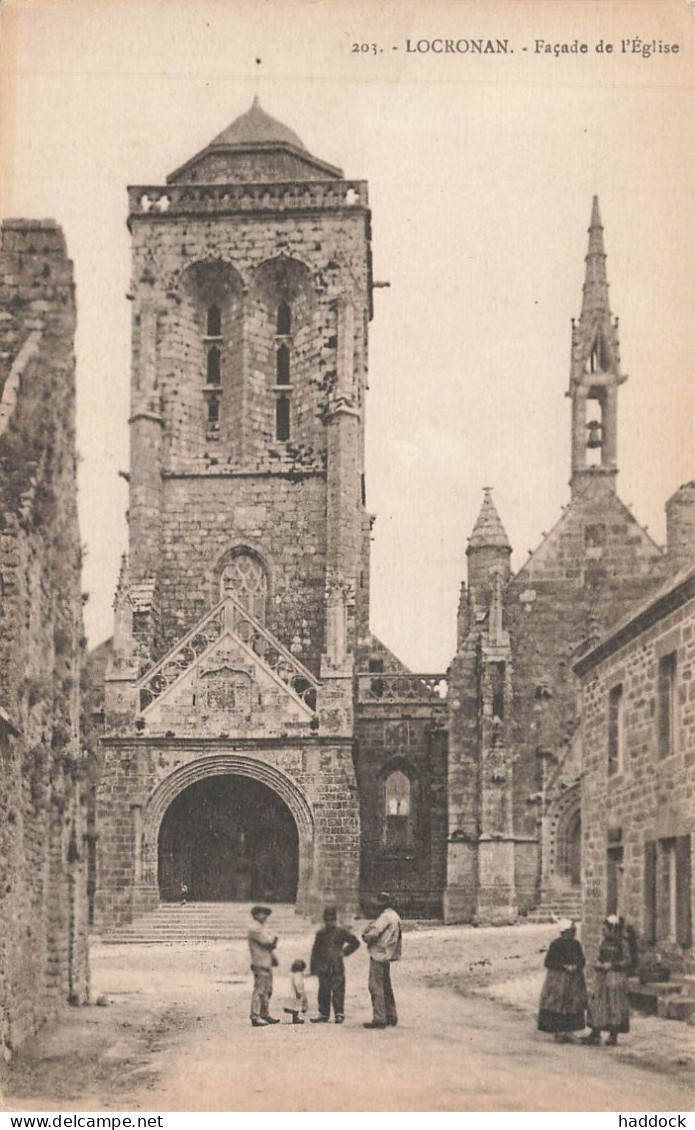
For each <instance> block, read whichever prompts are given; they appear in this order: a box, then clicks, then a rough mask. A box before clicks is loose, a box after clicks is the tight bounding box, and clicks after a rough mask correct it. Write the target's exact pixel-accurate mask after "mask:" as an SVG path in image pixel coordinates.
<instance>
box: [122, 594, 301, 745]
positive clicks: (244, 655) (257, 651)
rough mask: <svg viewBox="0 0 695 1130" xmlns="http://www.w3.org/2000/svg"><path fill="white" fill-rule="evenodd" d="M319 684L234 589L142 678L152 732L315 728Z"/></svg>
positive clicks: (259, 731) (258, 732)
mask: <svg viewBox="0 0 695 1130" xmlns="http://www.w3.org/2000/svg"><path fill="white" fill-rule="evenodd" d="M318 686H319V684H318V682H317V680H316V679H315V678H314V676H313V675H312V674H311V672H310V671H309V670H308V669H307V668H305V667H304V666H303V664H301V663H300V662H299V661H298V660H297V659H296V658H295V657H294V656H293V655H292V654H291V653H290V652H289V651H287V649H286V648H284V647H283V645H282V644H281V643H280V642H279V641H278V640H276V639H275V637H274V636H273V635H272V633H271V632H269V631H268V629H267V628H265V627H264V626H263V625H261V624H260V623H259V622H258V621H257V620H255V619H254V618H253V617H252V616H250V615H249V613H248V612H247V611H246V610H245V609H244V608H243V607H242V605H241V604H239V603H238V601H236V600H235V598H234V597H232V596H231V595H230V596H227V597H226V598H225V600H224V601H222V602H221V603H220V604H219V605H218V606H217V608H215V609H213V611H212V612H211V613H208V615H207V616H205V617H204V618H203V619H202V620H201V621H200V622H199V623H198V624H197V625H196V627H195V628H194V629H193V630H192V631H191V632H189V633H188V635H187V636H185V637H184V638H183V640H181V642H180V643H179V644H178V645H177V646H176V647H175V648H173V649H172V651H171V652H169V654H168V655H167V656H165V657H164V659H162V660H161V661H160V662H159V663H158V664H156V665H155V666H154V667H153V668H151V670H150V671H148V672H147V674H146V675H145V676H144V677H143V678H142V679H141V680H140V682H139V683H138V684H137V687H138V690H139V691H140V696H141V707H142V718H143V720H144V722H145V727H146V730H147V732H148V733H174V734H177V735H178V734H188V733H195V734H204V735H208V736H215V735H220V734H227V735H229V736H234V735H237V736H265V737H267V736H272V735H276V734H286V733H287V732H292V731H298V730H300V731H301V730H305V729H308V728H309V726H310V724H311V723H312V720H313V718H314V713H315V709H316V692H317V689H318Z"/></svg>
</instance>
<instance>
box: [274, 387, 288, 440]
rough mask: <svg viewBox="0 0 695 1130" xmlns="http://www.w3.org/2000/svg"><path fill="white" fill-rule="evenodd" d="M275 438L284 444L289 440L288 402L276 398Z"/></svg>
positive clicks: (281, 398)
mask: <svg viewBox="0 0 695 1130" xmlns="http://www.w3.org/2000/svg"><path fill="white" fill-rule="evenodd" d="M275 438H276V439H278V440H280V441H281V442H282V443H285V442H286V441H287V440H288V439H289V438H290V400H289V397H288V396H278V398H277V400H276V401H275Z"/></svg>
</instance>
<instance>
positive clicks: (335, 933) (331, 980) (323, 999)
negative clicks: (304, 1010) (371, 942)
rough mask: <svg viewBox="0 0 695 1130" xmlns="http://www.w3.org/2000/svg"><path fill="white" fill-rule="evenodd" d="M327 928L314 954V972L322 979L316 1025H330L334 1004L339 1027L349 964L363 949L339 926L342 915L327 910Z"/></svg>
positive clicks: (322, 933)
mask: <svg viewBox="0 0 695 1130" xmlns="http://www.w3.org/2000/svg"><path fill="white" fill-rule="evenodd" d="M323 921H324V922H325V926H324V927H323V929H322V930H319V931H318V933H317V934H316V938H315V939H314V948H313V949H312V951H311V964H310V971H311V973H312V975H313V974H316V976H318V979H319V1015H318V1016H316V1017H312V1021H311V1023H312V1024H327V1023H328V1021H329V1019H330V1015H331V1002H332V1003H333V1013H334V1015H335V1022H336V1024H342V1023H343V1021H344V1019H345V961H344V959H345V958H346V957H349V956H350V954H351V953H354V952H355V950H356V949H357V948H358V946H359V944H360V943H359V941H358V940H357V938H356V937H355V935H354V934H351V933H350V931H349V930H345V929H343V927H342V926H339V925H338V912H337V910H336V909H335V907H334V906H327V907H326V909H325V910H324V912H323Z"/></svg>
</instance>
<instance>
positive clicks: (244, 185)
mask: <svg viewBox="0 0 695 1130" xmlns="http://www.w3.org/2000/svg"><path fill="white" fill-rule="evenodd" d="M128 226H129V230H130V233H131V237H132V283H131V292H130V294H129V298H130V299H131V300H132V341H133V348H132V378H131V411H130V429H131V465H130V473H129V485H130V506H129V552H128V554H127V557H125V558H124V561H123V566H122V570H121V575H120V579H119V583H118V589H117V593H116V599H115V623H114V635H113V639H112V641H110V643H109V644H108V646H107V647H105V648H102V649H99V654H98V655H97V656H95V657H94V668H95V670H97V669H98V668H99V667H100V666H101V668H103V670H104V677H103V688H104V692H103V703H102V704H101V706H100V707H99V722H100V724H101V727H102V734H101V737H100V745H101V760H102V773H101V780H100V784H99V788H98V794H97V804H96V824H97V828H98V843H97V873H96V883H95V887H96V908H95V909H96V919H97V924H98V925H101V926H102V927H104V926H111V925H116V924H119V923H124V922H128V921H131V920H132V919H133V917H135V916H137V915H138V914H140V913H142V912H144V911H146V910H148V909H151V908H153V907H155V906H156V905H157V904H158V903H159V901H160V900H172V899H176V898H178V896H179V892H180V888H181V884H182V883H185V884H186V886H187V888H188V891H189V897H190V898H191V899H192V900H199V901H216V900H220V901H232V900H239V901H242V900H263V901H270V902H295V903H296V905H297V908H298V909H299V910H302V911H305V912H314V911H315V910H316V909H317V908H318V907H319V905H321V904H322V903H323V902H324V901H326V900H332V901H335V902H337V903H338V904H339V905H341V906H342V907H344V908H346V909H348V910H353V911H354V910H357V909H358V908H360V907H361V908H362V909H363V910H364V911H369V910H370V908H371V907H372V905H373V902H374V899H375V896H376V894H377V893H378V892H379V891H380V890H381V889H383V888H388V889H389V890H390V891H392V892H393V897H394V901H395V903H396V905H397V906H398V907H399V909H400V910H401V911H402V912H403V913H404V914H406V915H408V916H410V917H420V918H435V919H436V918H444V919H445V920H447V921H480V922H487V921H490V922H496V921H498V922H499V921H510V920H513V919H514V918H516V916H517V915H518V914H520V913H522V914H524V913H528V912H529V911H532V910H533V909H534V908H537V907H538V906H539V904H540V905H541V907H544V906H545V907H546V908H552V907H558V906H559V907H562V906H565V905H568V900H569V901H570V902H571V901H572V900H573V899H576V898H577V892H578V884H579V878H580V875H579V843H580V828H581V814H580V800H579V773H580V760H579V750H578V738H577V718H576V706H575V700H576V680H575V676H574V675H573V673H572V657H573V654H574V652H575V651H576V649H577V647H578V645H579V644H581V643H582V641H584V640H586V638H587V637H588V636H591V635H595V634H596V633H598V632H599V631H600V630H601V628H602V627H603V626H604V625H605V624H607V623H609V622H610V621H611V620H612V619H614V618H615V617H616V616H618V615H619V614H622V613H624V611H625V609H626V608H627V607H628V606H629V604H630V602H632V601H635V600H637V599H639V598H640V597H643V596H644V595H645V594H647V593H648V592H649V591H650V590H651V589H653V588H654V586H655V585H656V584H657V583H658V582H659V581H660V580H661V579H663V576H664V574H665V572H666V570H667V568H668V555H667V554H664V553H663V552H662V550H661V549H660V548H659V547H658V546H656V545H655V544H654V542H653V541H652V540H651V538H650V537H649V536H648V535H647V533H646V532H645V531H644V530H643V529H642V528H641V527H640V526H639V524H638V523H637V521H636V520H635V518H634V517H633V515H632V514H631V513H630V511H629V510H628V508H627V507H626V506H625V505H624V504H623V503H622V502H621V501H620V499H619V498H618V496H617V493H616V476H617V435H618V399H619V392H620V387H621V385H622V384H623V383H624V381H625V377H624V375H623V373H622V369H621V364H620V349H619V339H618V323H617V320H615V319H614V318H613V317H612V315H611V312H610V309H609V304H608V284H607V281H606V267H605V259H606V257H605V253H604V245H603V230H602V226H601V220H600V216H599V210H598V203H597V201H594V207H593V212H592V216H591V226H590V231H589V249H588V254H587V257H586V281H585V284H584V293H583V299H582V306H581V315H580V317H579V320H578V321H577V322H576V324H574V325H573V329H572V342H571V362H570V383H569V391H568V395H569V397H570V400H571V406H572V426H571V497H570V501H569V504H568V505H567V507H566V508H565V509H564V511H563V513H562V515H561V517H560V519H559V521H558V522H557V524H556V526H555V527H554V529H553V530H552V531H551V533H550V534H549V536H547V537H545V539H544V540H543V542H542V543H541V545H540V546H539V547H538V549H537V550H536V551H535V552H534V553H533V554H531V556H530V557H529V559H528V560H527V562H526V563H525V565H524V566H523V568H522V569H521V570H520V571H519V572H518V573H517V574H516V575H515V576H513V575H512V573H511V570H510V556H511V546H510V544H509V541H508V539H507V536H506V534H505V531H504V528H503V525H502V522H501V520H500V517H499V515H498V512H497V510H496V508H495V505H494V503H493V501H492V497H491V493H490V492H489V491H486V492H485V496H484V500H483V504H482V509H481V512H480V516H479V518H478V521H477V522H476V525H475V528H474V530H473V532H472V535H471V538H470V542H469V546H468V549H467V557H468V584H467V587H466V586H463V589H462V596H461V602H460V607H459V613H458V644H457V653H456V655H455V657H454V659H453V661H452V664H451V666H450V669H449V671H448V672H447V674H446V675H444V674H441V675H437V674H433V675H424V674H413V673H411V672H410V671H408V670H407V669H406V667H405V666H404V665H403V664H401V663H400V662H399V661H398V660H397V659H396V657H395V656H394V655H393V654H392V653H391V652H390V651H389V650H388V648H387V647H385V646H384V645H383V644H382V643H381V642H380V641H379V640H378V639H376V638H375V637H374V636H373V635H372V634H371V632H370V626H369V625H370V617H369V549H370V537H371V529H372V523H373V520H374V519H373V516H372V515H371V514H370V513H369V511H368V509H367V504H366V489H365V473H364V421H365V391H366V386H367V371H368V328H369V322H370V319H371V317H372V287H373V281H372V272H371V251H370V244H371V219H370V211H369V200H368V190H367V184H366V183H365V182H364V181H359V180H349V179H346V178H345V176H344V174H343V172H342V170H341V169H338V168H335V167H333V166H332V165H329V164H327V163H326V162H325V161H323V160H320V159H319V158H317V157H315V156H313V155H312V154H311V153H310V152H309V151H308V150H307V148H306V147H305V145H304V144H303V143H302V141H301V140H300V139H299V138H298V137H297V135H296V134H295V133H293V132H292V130H290V129H289V128H287V127H286V126H285V125H282V124H281V123H279V122H277V121H275V120H274V119H272V118H271V117H270V116H269V115H268V114H266V113H265V111H264V110H263V109H262V108H261V106H260V105H259V103H258V101H257V100H255V101H254V103H253V105H252V107H251V109H250V110H249V111H248V112H247V113H245V114H243V115H242V116H241V117H240V118H238V119H237V120H236V121H234V122H233V123H232V125H231V126H229V128H228V129H226V130H224V132H223V133H221V134H220V135H219V136H218V137H216V138H215V139H214V140H213V141H212V142H211V143H210V144H209V145H207V146H206V147H205V148H204V149H203V150H202V151H201V152H199V153H197V154H196V155H195V156H193V157H192V158H191V159H190V160H189V161H187V162H186V164H184V165H183V166H182V167H181V168H179V169H177V170H176V171H175V172H173V173H172V174H171V175H170V176H169V177H168V178H167V180H166V183H165V184H160V185H139V186H137V187H133V188H130V190H129V220H128ZM559 393H560V387H559V385H558V395H559ZM395 567H396V563H394V568H395Z"/></svg>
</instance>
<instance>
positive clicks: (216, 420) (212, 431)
mask: <svg viewBox="0 0 695 1130" xmlns="http://www.w3.org/2000/svg"><path fill="white" fill-rule="evenodd" d="M207 403H208V426H207V437H208V439H219V435H220V402H219V400H218V399H217V397H216V396H211V397H210V398H209V399H208V402H207Z"/></svg>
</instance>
